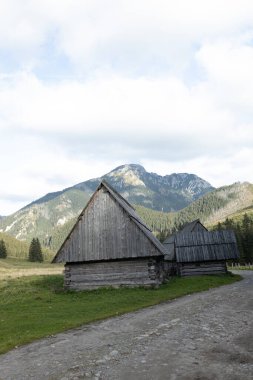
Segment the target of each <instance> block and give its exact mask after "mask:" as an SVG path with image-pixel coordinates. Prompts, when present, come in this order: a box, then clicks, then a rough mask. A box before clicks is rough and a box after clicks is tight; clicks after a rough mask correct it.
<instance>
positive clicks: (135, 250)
mask: <svg viewBox="0 0 253 380" xmlns="http://www.w3.org/2000/svg"><path fill="white" fill-rule="evenodd" d="M163 254H164V247H163V245H162V244H161V243H160V242H159V241H158V239H156V238H155V236H154V235H153V234H152V232H151V231H150V230H149V229H148V227H146V226H145V224H144V222H143V221H142V220H141V219H140V218H139V217H138V216H137V214H136V213H135V211H134V209H133V208H132V207H131V206H130V205H129V204H128V203H127V202H124V199H123V198H122V197H121V196H120V195H119V194H118V193H116V192H114V191H113V190H112V189H111V188H110V187H108V185H105V184H103V183H102V184H101V186H100V187H99V188H98V190H97V191H96V192H95V193H94V195H93V196H92V198H91V200H90V201H89V204H88V206H87V207H86V208H85V209H84V211H83V212H82V214H81V215H80V217H79V219H78V222H77V223H76V225H75V226H74V228H73V230H72V231H71V233H70V235H69V236H68V238H67V239H66V240H65V242H64V244H63V245H62V247H61V248H60V250H59V252H58V253H57V255H56V256H55V258H54V260H53V262H72V263H73V262H87V261H101V260H114V259H123V258H137V257H150V256H162V255H163Z"/></svg>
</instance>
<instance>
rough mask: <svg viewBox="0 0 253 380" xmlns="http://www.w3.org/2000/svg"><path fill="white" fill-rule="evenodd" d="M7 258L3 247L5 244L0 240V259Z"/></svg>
mask: <svg viewBox="0 0 253 380" xmlns="http://www.w3.org/2000/svg"><path fill="white" fill-rule="evenodd" d="M6 257H7V249H6V246H5V242H4V241H3V240H0V259H6Z"/></svg>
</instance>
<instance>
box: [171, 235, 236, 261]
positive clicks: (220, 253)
mask: <svg viewBox="0 0 253 380" xmlns="http://www.w3.org/2000/svg"><path fill="white" fill-rule="evenodd" d="M175 255H176V261H177V262H179V263H185V262H198V261H216V260H229V259H237V258H238V257H239V251H238V248H237V243H236V238H235V234H234V232H233V231H228V230H226V231H199V232H192V233H180V234H178V235H176V239H175Z"/></svg>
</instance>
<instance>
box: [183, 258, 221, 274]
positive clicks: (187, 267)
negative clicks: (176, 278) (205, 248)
mask: <svg viewBox="0 0 253 380" xmlns="http://www.w3.org/2000/svg"><path fill="white" fill-rule="evenodd" d="M226 272H227V267H226V263H225V261H216V262H209V263H207V262H202V263H198V264H197V263H184V264H178V274H179V275H180V276H199V275H205V274H225V273H226Z"/></svg>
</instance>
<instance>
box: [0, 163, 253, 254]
mask: <svg viewBox="0 0 253 380" xmlns="http://www.w3.org/2000/svg"><path fill="white" fill-rule="evenodd" d="M102 179H105V180H106V181H108V183H109V184H111V185H112V186H113V187H114V188H115V189H116V190H117V191H118V192H119V193H120V194H121V195H122V196H123V197H125V198H126V199H127V200H128V201H129V202H130V203H132V204H133V205H134V206H135V207H136V210H137V212H138V213H139V214H140V216H141V217H142V218H143V219H144V220H145V222H146V223H147V224H148V225H149V226H150V228H151V229H152V230H155V231H159V230H161V229H165V228H172V227H173V226H175V225H179V224H181V223H183V222H186V221H190V220H193V219H196V218H201V220H202V221H203V222H205V223H209V224H215V223H216V222H217V221H218V220H220V219H222V218H225V217H226V216H229V215H232V214H233V213H236V212H239V211H240V210H242V209H245V208H250V207H252V204H253V185H251V184H249V183H243V184H241V183H236V184H234V185H231V186H225V187H222V188H219V189H214V187H212V186H211V185H210V184H209V183H208V182H206V181H205V180H203V179H201V178H199V177H198V176H196V175H194V174H187V173H178V174H176V173H174V174H171V175H166V176H160V175H158V174H156V173H148V172H147V171H146V170H145V169H144V168H143V167H142V166H140V165H135V164H130V165H122V166H120V167H117V168H116V169H114V170H112V171H111V172H109V173H107V174H105V175H104V176H102V177H101V178H95V179H91V180H88V181H85V182H82V183H79V184H77V185H74V186H73V187H70V188H67V189H64V190H62V191H58V192H55V193H50V194H47V195H45V196H44V197H42V198H40V199H38V200H36V201H34V202H32V203H30V204H29V205H27V206H26V207H24V208H23V209H21V210H19V211H17V212H16V213H14V214H12V215H10V216H7V217H5V218H3V219H1V220H0V231H2V232H5V233H8V234H10V235H12V236H15V237H16V238H18V239H21V240H30V239H31V238H32V237H34V236H37V237H39V238H40V239H41V241H42V242H44V243H45V244H47V245H49V246H50V247H51V248H53V249H57V248H58V247H59V245H60V244H61V242H62V241H63V239H64V238H65V236H66V235H67V233H68V231H69V229H70V228H71V226H72V225H73V223H74V221H75V220H76V217H77V216H78V215H79V213H80V212H81V210H82V209H83V208H84V206H85V205H86V203H87V202H88V200H89V198H90V196H91V194H92V193H93V192H94V191H95V189H96V187H97V186H98V184H99V183H100V181H101V180H102Z"/></svg>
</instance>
